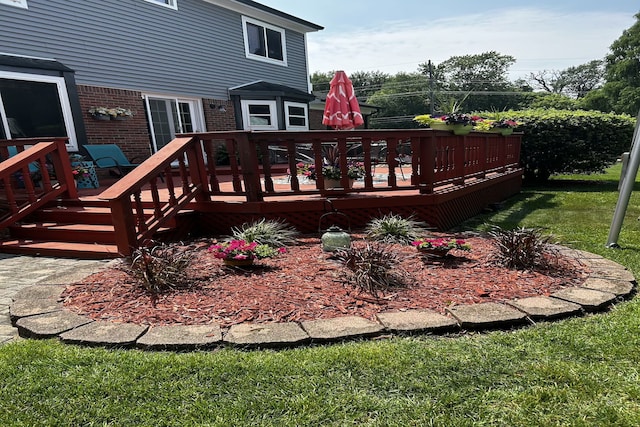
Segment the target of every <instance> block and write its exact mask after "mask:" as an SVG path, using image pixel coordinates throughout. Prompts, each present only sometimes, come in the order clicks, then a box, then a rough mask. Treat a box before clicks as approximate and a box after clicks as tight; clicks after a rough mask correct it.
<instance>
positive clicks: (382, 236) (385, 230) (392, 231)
mask: <svg viewBox="0 0 640 427" xmlns="http://www.w3.org/2000/svg"><path fill="white" fill-rule="evenodd" d="M426 229H427V224H426V223H425V222H422V221H417V220H416V219H415V218H414V217H413V216H410V217H409V218H403V217H402V216H401V215H396V214H393V213H389V214H386V215H383V216H382V217H380V218H373V219H372V220H371V221H369V223H368V224H367V226H366V228H365V233H366V234H367V237H368V238H369V239H372V240H377V241H380V242H384V243H402V244H407V245H408V244H410V243H411V242H413V241H414V240H416V239H417V238H418V236H420V235H422V234H424V233H425V231H426Z"/></svg>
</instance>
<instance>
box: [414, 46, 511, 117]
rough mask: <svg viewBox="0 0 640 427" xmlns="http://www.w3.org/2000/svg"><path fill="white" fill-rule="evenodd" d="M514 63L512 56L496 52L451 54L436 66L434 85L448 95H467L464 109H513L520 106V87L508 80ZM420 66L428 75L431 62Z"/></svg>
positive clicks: (462, 96)
mask: <svg viewBox="0 0 640 427" xmlns="http://www.w3.org/2000/svg"><path fill="white" fill-rule="evenodd" d="M515 62H516V60H515V58H514V57H513V56H510V55H502V54H500V53H498V52H495V51H490V52H484V53H481V54H478V55H463V56H452V57H451V58H449V59H447V60H446V61H444V62H442V63H440V64H438V65H436V66H435V67H433V75H434V78H435V81H436V84H435V88H436V90H437V91H438V92H440V93H443V92H444V93H443V95H445V97H446V98H451V97H454V98H457V99H458V100H460V101H461V100H462V99H463V98H465V101H464V103H463V107H462V110H465V111H480V110H504V109H507V108H514V107H517V106H519V105H520V102H519V99H518V93H519V92H521V89H520V87H519V86H517V85H514V84H513V83H511V82H510V81H509V79H508V75H507V73H508V71H509V68H510V67H511V65H513V64H514V63H515ZM419 67H420V68H419V69H420V70H421V72H422V73H423V74H427V75H428V74H429V64H428V63H424V64H420V65H419ZM483 92H486V93H483ZM514 95H515V96H514Z"/></svg>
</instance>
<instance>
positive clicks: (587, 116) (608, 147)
mask: <svg viewBox="0 0 640 427" xmlns="http://www.w3.org/2000/svg"><path fill="white" fill-rule="evenodd" d="M507 113H508V114H509V115H510V116H512V117H513V119H515V120H517V121H518V122H522V123H523V124H522V125H521V126H519V127H518V129H517V130H518V131H519V132H524V136H523V139H522V152H521V154H520V161H521V164H522V165H523V167H524V173H525V178H526V179H527V180H530V181H531V180H537V181H546V180H547V179H548V178H549V176H551V175H552V174H556V173H594V172H601V171H602V170H603V169H604V168H605V167H607V166H609V165H611V164H613V163H614V162H615V161H616V159H617V158H619V157H620V155H621V154H622V153H623V152H625V151H628V150H629V147H630V145H631V139H632V136H633V129H634V125H635V120H634V119H632V118H631V117H629V116H627V115H616V114H610V113H608V114H605V113H600V112H597V111H581V110H579V111H566V110H544V109H536V110H523V111H509V112H507Z"/></svg>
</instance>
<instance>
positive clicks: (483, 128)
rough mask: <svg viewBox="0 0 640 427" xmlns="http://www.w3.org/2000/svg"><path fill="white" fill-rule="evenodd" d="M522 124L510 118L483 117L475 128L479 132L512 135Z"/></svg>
mask: <svg viewBox="0 0 640 427" xmlns="http://www.w3.org/2000/svg"><path fill="white" fill-rule="evenodd" d="M519 125H520V123H519V122H516V121H515V120H510V119H499V120H492V119H481V120H478V121H477V122H476V125H475V126H474V128H473V130H475V131H477V132H487V133H499V134H501V135H503V136H507V135H511V134H512V133H513V129H515V128H516V127H518V126H519Z"/></svg>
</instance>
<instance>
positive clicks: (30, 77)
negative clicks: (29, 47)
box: [0, 71, 78, 151]
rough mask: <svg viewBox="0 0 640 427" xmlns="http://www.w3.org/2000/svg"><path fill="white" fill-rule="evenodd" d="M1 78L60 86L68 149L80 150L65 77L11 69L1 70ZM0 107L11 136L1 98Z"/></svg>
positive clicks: (3, 123)
mask: <svg viewBox="0 0 640 427" xmlns="http://www.w3.org/2000/svg"><path fill="white" fill-rule="evenodd" d="M0 79H11V80H23V81H30V82H42V83H55V85H56V87H57V88H58V99H59V101H60V107H61V108H62V118H63V120H64V126H65V128H66V130H67V136H68V138H69V140H68V141H67V150H68V151H77V150H78V138H77V137H76V128H75V126H74V123H73V116H72V114H71V104H70V102H69V94H68V93H67V86H66V84H65V81H64V78H62V77H54V76H44V75H41V74H25V73H12V72H9V71H0ZM0 108H2V122H1V123H0V124H1V125H2V126H3V127H4V129H5V134H6V135H7V136H8V138H11V132H9V123H8V122H7V120H6V117H7V115H6V114H5V111H4V107H3V104H2V99H0Z"/></svg>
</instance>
